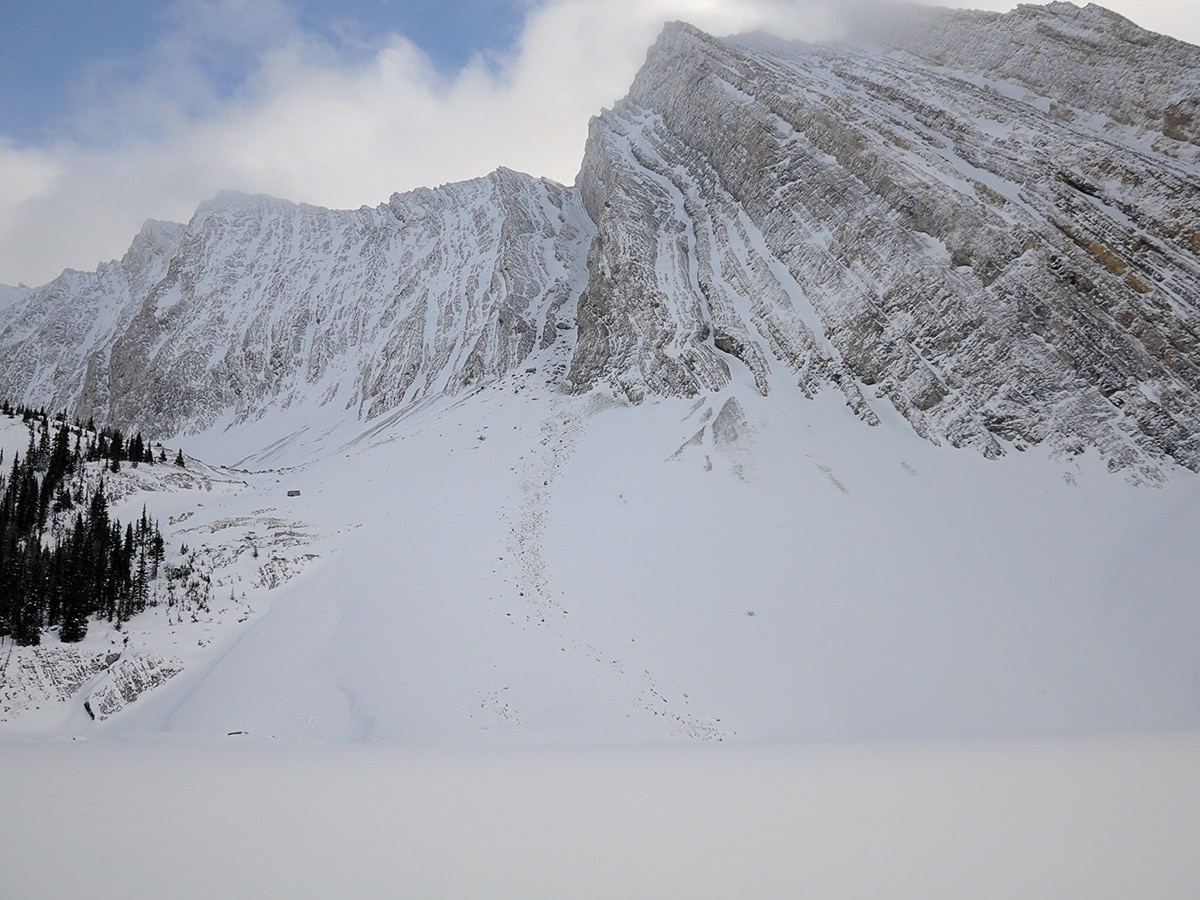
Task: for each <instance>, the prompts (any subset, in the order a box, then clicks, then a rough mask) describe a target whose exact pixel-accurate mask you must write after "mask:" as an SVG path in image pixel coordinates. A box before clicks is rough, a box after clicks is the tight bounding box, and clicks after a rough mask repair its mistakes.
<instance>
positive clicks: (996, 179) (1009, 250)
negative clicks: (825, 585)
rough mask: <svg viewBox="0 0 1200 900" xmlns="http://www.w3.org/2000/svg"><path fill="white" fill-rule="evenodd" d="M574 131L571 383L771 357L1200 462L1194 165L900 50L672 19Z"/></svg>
mask: <svg viewBox="0 0 1200 900" xmlns="http://www.w3.org/2000/svg"><path fill="white" fill-rule="evenodd" d="M1035 13H1038V14H1040V15H1043V16H1051V15H1052V13H1051V12H1047V11H1036V10H1035ZM941 15H942V16H943V17H944V18H946V20H947V21H949V22H950V23H951V24H949V25H947V26H946V27H947V28H950V29H952V28H953V22H954V21H957V19H956V18H955V16H956V14H949V13H942V14H941ZM1028 15H1030V13H1028V12H1027V11H1025V10H1022V12H1021V14H1020V16H1018V15H1017V14H1013V17H1011V19H1010V18H1009V17H1005V18H1004V19H1002V20H1001V24H1007V23H1009V22H1012V23H1013V24H1014V26H1020V27H1022V28H1023V27H1024V22H1025V18H1026V17H1027V16H1028ZM964 17H965V18H966V19H967V20H968V21H969V20H970V16H966V15H965V14H964ZM1122 21H1123V20H1122ZM1001 30H1003V29H1001ZM1148 39H1149V38H1147V40H1148ZM1175 46H1177V47H1178V48H1182V49H1181V50H1180V52H1179V57H1180V60H1181V62H1180V64H1181V65H1183V64H1185V63H1186V60H1187V59H1190V58H1191V56H1192V55H1194V51H1195V48H1190V47H1187V45H1180V44H1178V42H1173V43H1172V44H1171V46H1170V47H1168V49H1171V47H1175ZM1188 74H1189V76H1190V73H1188ZM1009 93H1012V91H1010V92H1009ZM1153 124H1154V122H1153V121H1151V122H1149V123H1143V125H1144V127H1150V126H1152V125H1153ZM1159 143H1162V141H1161V140H1160V142H1159ZM1168 143H1170V142H1168ZM588 148H589V152H588V155H587V158H586V159H585V164H584V169H583V172H582V173H581V176H580V180H579V185H580V188H581V190H582V192H583V195H584V202H585V205H586V206H587V208H588V210H589V213H591V215H592V216H593V217H594V218H595V219H596V220H597V223H598V236H597V245H598V248H599V249H597V245H594V246H593V259H592V260H591V261H590V266H589V273H590V276H591V277H590V281H589V287H588V292H587V294H586V295H585V297H584V299H583V301H582V302H581V304H580V313H579V328H580V331H579V347H578V349H577V351H576V365H575V366H574V367H573V369H572V377H573V379H574V381H575V385H576V387H577V388H578V389H587V388H589V387H591V386H592V385H594V384H596V383H599V382H600V381H602V380H605V379H608V380H611V381H613V382H614V383H616V384H618V385H619V386H620V387H621V388H622V389H623V390H624V391H625V392H626V393H627V394H629V395H631V396H636V395H637V393H638V391H639V390H640V389H644V390H648V391H658V392H666V393H675V394H683V395H687V394H691V393H695V392H697V391H700V390H708V389H713V388H719V387H721V386H722V384H723V381H724V379H725V378H727V375H725V372H726V369H725V368H723V365H728V364H730V363H731V362H732V360H733V358H734V357H737V358H739V359H741V360H743V361H744V362H745V364H746V365H747V366H749V367H750V368H751V369H752V370H753V371H754V372H755V376H756V378H758V376H759V371H760V369H761V367H762V360H763V359H764V357H768V356H769V357H775V358H778V359H781V360H782V361H784V362H785V363H786V364H787V365H788V366H789V367H791V368H792V369H794V370H796V371H797V372H800V373H802V374H801V377H800V378H799V379H798V380H799V381H800V383H801V385H802V386H804V387H805V388H806V390H807V389H811V388H810V385H811V383H812V376H813V375H815V376H816V378H817V379H818V380H822V379H823V380H830V381H835V382H837V383H839V384H841V385H842V386H843V389H845V388H846V385H847V384H848V383H849V382H856V383H857V384H859V385H863V386H866V387H868V388H870V389H871V390H872V391H874V392H875V393H876V394H877V395H879V396H882V397H886V398H887V399H888V400H889V401H890V402H891V403H892V404H893V405H894V406H895V407H896V408H897V409H898V410H899V411H900V412H901V413H903V414H904V415H905V417H906V418H908V419H909V421H910V422H911V423H912V425H913V427H914V428H915V429H916V430H917V431H918V432H919V433H921V434H922V435H924V436H926V437H928V438H930V439H931V440H935V441H939V440H946V441H948V442H949V443H951V444H954V445H957V446H974V447H977V448H979V449H980V450H982V451H983V452H984V453H987V454H989V455H996V454H999V453H1002V452H1003V447H1004V444H1005V443H1012V444H1015V445H1017V446H1018V447H1021V446H1025V445H1027V444H1032V443H1042V442H1049V443H1050V444H1051V445H1052V446H1054V447H1055V448H1056V449H1058V450H1059V451H1061V452H1064V453H1075V452H1079V451H1082V450H1083V449H1084V447H1086V446H1095V447H1098V448H1099V449H1100V450H1101V452H1102V453H1104V455H1105V456H1106V457H1107V458H1108V459H1109V460H1110V463H1111V465H1112V466H1113V467H1114V468H1119V467H1126V466H1129V467H1133V469H1132V470H1131V471H1136V472H1140V473H1142V474H1143V475H1145V476H1147V477H1150V478H1154V477H1156V470H1157V460H1159V459H1161V458H1163V457H1164V456H1166V457H1171V458H1174V459H1175V460H1176V461H1178V462H1180V463H1182V464H1184V465H1186V466H1188V467H1190V468H1197V467H1198V466H1200V439H1198V435H1200V394H1198V389H1200V379H1198V377H1197V375H1198V370H1197V353H1196V343H1195V342H1196V335H1197V333H1200V332H1198V329H1200V316H1198V315H1197V305H1198V301H1200V295H1198V294H1197V286H1198V285H1200V256H1198V251H1200V238H1198V237H1197V235H1196V234H1194V233H1192V231H1193V230H1194V228H1195V227H1196V223H1198V222H1200V178H1198V176H1197V171H1196V169H1195V167H1189V166H1187V165H1184V164H1182V163H1180V162H1178V161H1176V160H1173V159H1172V158H1170V157H1168V156H1166V155H1161V154H1158V153H1156V152H1155V151H1153V150H1151V149H1149V148H1148V147H1146V146H1144V145H1142V146H1139V145H1138V143H1137V142H1136V141H1134V140H1133V139H1132V138H1131V139H1130V140H1128V141H1123V142H1119V141H1117V140H1114V139H1112V138H1111V137H1109V136H1107V135H1105V134H1103V133H1100V132H1099V131H1096V130H1091V129H1088V128H1084V127H1081V126H1079V125H1077V124H1072V123H1070V122H1065V121H1062V119H1061V117H1056V116H1055V115H1054V114H1052V113H1051V112H1047V111H1043V110H1042V109H1041V108H1040V107H1039V104H1038V103H1037V102H1030V101H1027V100H1019V99H1012V98H1010V97H1008V96H1005V94H1004V93H1002V92H1000V91H998V90H995V89H994V88H990V87H989V85H987V84H982V85H981V84H977V83H974V82H973V81H972V80H969V79H967V78H966V77H964V76H963V75H962V74H961V73H956V72H947V71H942V70H936V69H931V68H930V67H929V66H927V65H925V64H922V63H920V62H917V61H914V60H913V59H912V58H911V57H905V58H897V57H895V55H894V54H893V55H885V56H881V55H880V54H878V53H873V52H868V51H864V50H859V49H855V48H853V47H842V46H837V47H824V46H821V47H815V46H809V45H797V44H782V43H779V42H773V41H764V40H754V41H750V40H747V41H746V42H744V43H733V42H728V41H720V40H717V39H714V38H711V37H709V36H707V35H704V34H702V33H700V32H698V31H696V30H695V29H692V28H690V27H688V26H684V25H674V26H670V27H668V29H667V30H666V31H665V32H664V34H663V35H662V37H661V38H660V39H659V42H658V44H657V45H656V46H655V47H654V48H653V49H652V51H651V53H650V55H649V58H648V60H647V63H646V65H645V67H644V68H643V69H642V71H641V72H640V73H639V75H638V77H637V79H636V81H635V83H634V85H633V88H632V90H631V91H630V94H629V96H628V97H627V98H626V99H625V100H624V101H622V103H620V104H618V106H617V107H616V109H615V110H613V111H612V112H611V113H606V114H605V115H603V116H601V117H600V118H598V119H597V120H595V121H594V122H593V125H592V134H591V137H590V140H589V145H588ZM614 172H615V173H620V175H619V177H614V174H613V173H614ZM648 218H649V219H651V220H650V221H647V219H648ZM714 236H715V237H714ZM747 269H750V270H753V271H754V272H755V274H756V275H757V277H755V278H753V279H752V280H751V281H750V285H749V287H746V286H745V282H744V281H743V276H744V274H745V272H746V270H747ZM764 272H765V273H767V274H766V277H764V276H763V274H762V273H764ZM616 273H619V274H621V275H622V276H623V278H622V279H618V278H616V277H614V274H616ZM722 281H724V283H722ZM662 295H670V296H672V297H674V302H673V303H671V304H670V305H667V304H665V303H661V302H658V303H657V305H656V303H655V302H653V301H658V298H659V297H660V296H662ZM640 298H652V303H651V310H647V309H646V308H645V305H644V304H641V303H640V302H639V299H640ZM755 307H757V308H755ZM805 326H807V327H805ZM821 332H824V335H823V336H822V335H821ZM722 336H723V337H722ZM781 337H782V339H781ZM810 338H811V340H810ZM789 342H790V345H789ZM613 348H617V349H618V350H619V352H617V353H612V349H613ZM605 353H610V354H611V355H612V356H613V359H612V360H610V361H609V363H608V364H607V365H606V364H605V363H604V356H605ZM714 357H720V358H718V359H717V360H716V361H715V362H714V361H713V358H714ZM639 376H640V377H639ZM852 387H853V386H852ZM855 393H856V389H852V390H849V391H848V394H849V395H850V397H851V399H853V395H854V394H855Z"/></svg>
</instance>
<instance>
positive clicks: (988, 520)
mask: <svg viewBox="0 0 1200 900" xmlns="http://www.w3.org/2000/svg"><path fill="white" fill-rule="evenodd" d="M746 378H747V381H748V379H749V375H748V374H747V375H746ZM547 381H548V379H546V378H544V377H543V376H542V375H540V374H538V373H522V374H519V375H514V376H512V377H510V378H508V379H505V380H503V381H501V382H498V383H496V384H494V385H493V386H491V387H488V388H485V389H483V390H480V391H478V392H476V393H474V394H472V395H470V396H467V397H465V398H462V399H459V400H457V401H440V402H439V403H436V404H432V405H430V406H429V407H426V408H424V409H422V410H418V411H417V412H415V413H413V414H411V415H409V416H407V417H405V418H404V419H402V420H400V421H396V422H388V421H386V420H384V421H380V422H378V423H373V425H372V426H371V428H370V429H369V430H368V431H367V432H366V433H360V432H361V428H362V426H361V425H359V426H357V429H358V430H353V431H352V430H350V429H348V428H346V427H345V426H337V425H336V424H335V425H331V426H330V427H332V428H335V430H334V432H333V433H332V434H331V435H329V436H327V437H326V438H325V441H326V446H327V447H330V446H338V445H339V444H340V446H341V449H338V450H336V451H334V452H329V451H326V453H325V455H324V456H322V457H319V458H317V459H315V460H314V461H311V462H308V463H306V464H303V465H298V466H294V467H289V465H288V464H289V463H290V462H291V460H290V459H289V453H294V454H295V456H297V457H300V458H303V457H305V456H308V455H310V454H311V453H312V448H311V445H306V444H304V443H303V440H302V439H296V440H292V441H288V440H284V441H275V440H273V439H272V436H271V435H268V434H266V433H265V432H260V433H253V432H250V431H245V430H243V431H236V430H235V431H230V432H228V433H227V434H224V435H217V434H214V435H212V436H211V437H209V438H204V437H201V438H197V439H195V440H194V441H192V442H190V444H191V446H190V447H189V450H190V451H191V452H194V453H196V454H198V455H200V456H203V457H206V458H208V459H209V460H212V461H214V462H221V461H226V460H228V461H237V460H244V459H246V458H247V457H252V456H253V453H254V449H255V447H263V446H266V445H268V444H271V445H273V446H272V449H271V451H270V453H271V456H272V458H273V460H274V462H275V465H276V466H277V468H273V469H270V470H259V471H248V470H237V471H234V470H223V469H220V468H212V467H209V468H204V469H203V471H204V472H206V473H209V474H208V475H206V476H205V479H206V480H202V481H201V482H198V483H194V484H191V485H190V486H188V487H187V488H186V489H176V490H169V489H166V486H163V489H161V490H156V491H143V492H140V493H138V492H135V493H131V494H130V495H128V496H127V497H125V498H124V499H122V500H121V502H120V503H118V504H117V506H116V509H115V513H116V514H117V515H118V516H121V517H122V519H125V518H132V517H134V516H136V515H137V514H139V513H140V510H141V506H142V504H143V503H145V504H147V506H148V507H149V509H150V510H151V513H152V515H154V516H156V517H157V518H158V519H159V520H160V522H162V523H163V527H164V531H165V534H166V538H167V544H168V547H169V548H171V549H172V551H177V550H178V548H179V545H181V544H183V543H186V544H188V546H189V550H190V552H193V553H195V554H197V556H198V557H199V559H201V560H202V561H203V562H204V565H205V566H207V567H208V570H209V571H210V572H211V575H212V579H213V590H212V593H213V596H214V598H216V600H219V601H221V603H222V604H224V607H228V609H226V610H225V612H224V613H223V614H222V615H220V616H216V615H213V616H211V617H210V618H209V619H208V620H205V621H198V622H192V621H190V619H189V620H188V621H184V622H175V623H174V624H173V630H172V628H167V627H166V625H165V623H164V615H165V613H164V611H163V610H161V609H160V610H157V611H154V612H152V613H151V614H149V615H147V616H144V617H140V618H138V619H135V620H134V621H133V622H131V623H130V625H129V626H128V628H127V629H126V631H125V635H122V636H121V640H124V637H125V636H126V635H127V636H128V637H129V639H130V642H131V643H132V644H133V645H134V646H135V647H137V648H140V651H141V652H144V653H146V654H163V655H167V656H170V657H171V658H176V659H180V660H182V661H183V666H184V670H183V671H182V672H180V673H179V674H178V675H176V676H175V677H174V678H172V679H171V680H170V682H169V683H167V684H165V685H164V686H162V687H159V688H156V689H155V690H153V691H152V692H150V693H148V694H146V695H145V696H144V697H142V698H141V699H139V700H138V701H137V702H136V703H134V704H133V705H132V706H130V707H129V708H128V709H126V710H124V711H122V712H121V713H120V714H119V715H115V716H112V717H111V718H109V719H108V720H107V721H104V722H95V723H93V722H92V721H91V720H90V719H88V718H87V717H86V716H81V715H80V714H79V710H78V709H77V708H76V707H79V706H81V704H82V699H81V698H80V697H77V698H75V699H74V700H72V701H68V702H64V703H61V704H56V705H52V708H51V709H50V710H41V711H39V715H37V716H26V717H18V718H16V719H14V720H13V721H12V722H9V723H6V724H5V725H4V726H3V727H4V729H5V731H6V733H8V734H10V735H14V736H15V735H21V734H32V733H37V734H42V735H81V736H93V735H94V736H102V735H108V736H118V735H119V736H126V737H132V736H136V735H153V734H158V733H162V732H171V733H185V734H207V735H212V734H218V735H223V734H225V733H227V732H230V731H246V732H249V733H250V734H252V735H255V736H256V737H263V738H266V737H275V738H278V739H287V740H313V741H324V742H359V741H389V742H399V743H404V744H443V745H444V744H476V743H504V744H511V743H518V744H545V743H553V744H564V743H565V744H581V743H582V744H590V743H598V742H599V743H611V742H630V741H632V742H638V743H642V742H659V741H664V740H665V741H672V740H692V739H696V740H738V741H779V740H813V739H816V740H830V739H834V740H838V739H851V738H886V739H893V738H924V737H954V736H967V735H989V734H990V735H1005V734H1037V733H1063V732H1067V733H1091V732H1097V731H1100V732H1104V731H1129V730H1153V729H1163V728H1171V729H1173V728H1196V727H1200V702H1198V700H1197V691H1196V685H1197V684H1198V683H1200V662H1198V660H1197V657H1196V655H1195V654H1194V652H1193V648H1194V647H1195V646H1197V645H1198V644H1200V605H1198V604H1197V603H1196V602H1195V597H1194V594H1193V591H1192V587H1191V586H1192V585H1194V584H1195V583H1196V575H1197V572H1196V567H1197V563H1196V562H1195V559H1194V557H1193V555H1191V554H1190V553H1189V541H1190V539H1191V536H1192V535H1194V534H1196V533H1197V528H1198V526H1200V493H1198V492H1200V480H1198V479H1197V478H1196V476H1194V475H1192V474H1190V473H1187V472H1184V471H1182V470H1179V471H1177V472H1176V473H1175V474H1174V475H1173V476H1172V477H1171V478H1170V479H1169V481H1168V482H1167V484H1166V485H1165V486H1163V487H1161V488H1152V487H1146V486H1134V485H1131V484H1129V483H1127V482H1126V481H1124V480H1123V479H1122V478H1121V477H1120V476H1114V475H1111V474H1109V473H1108V472H1106V471H1104V470H1103V468H1102V466H1101V465H1100V464H1099V462H1098V459H1097V458H1096V457H1095V456H1094V455H1092V456H1086V455H1085V456H1083V457H1081V458H1078V459H1076V460H1073V461H1065V460H1052V459H1049V458H1047V456H1046V455H1045V454H1044V453H1042V452H1041V451H1038V450H1036V449H1035V450H1031V451H1029V452H1026V453H1016V452H1012V453H1010V454H1009V456H1008V457H1007V458H1005V459H1002V460H998V461H988V460H985V459H983V458H982V457H981V456H979V455H978V454H976V453H974V452H971V451H958V450H953V449H949V448H944V447H936V446H934V445H932V444H930V443H928V442H926V441H924V440H922V439H920V438H918V437H916V436H915V435H913V433H912V431H911V429H910V428H909V427H908V425H907V424H906V423H904V422H903V421H901V420H899V419H898V417H897V416H895V414H891V413H889V409H888V407H887V406H886V405H885V404H884V403H882V402H880V403H878V404H876V411H877V413H878V414H879V415H880V417H881V418H882V419H883V424H882V425H881V426H880V427H878V428H869V427H867V426H865V425H863V424H862V423H861V422H860V421H859V420H858V419H857V418H856V417H855V416H854V415H852V414H851V413H850V412H849V411H848V410H847V409H846V408H845V406H844V405H843V403H842V401H841V398H840V395H837V394H835V393H834V392H833V391H826V392H824V393H822V394H821V395H819V396H818V397H817V399H815V400H811V401H810V400H805V399H802V398H800V399H796V400H794V401H787V402H785V401H781V400H780V399H779V398H778V397H776V396H773V397H771V398H770V399H766V398H762V397H761V396H759V395H758V394H757V392H755V391H754V390H753V389H751V388H750V385H749V384H748V383H747V384H742V385H739V386H738V388H737V389H735V390H733V391H729V392H725V393H722V394H720V395H715V396H710V397H705V398H703V399H701V400H699V401H683V400H678V401H675V400H657V401H655V400H649V401H647V402H646V403H644V404H642V405H641V406H638V407H629V406H627V405H621V404H617V403H615V402H612V401H605V400H604V399H603V398H602V395H601V394H599V393H594V394H592V395H590V396H588V397H586V398H578V397H569V396H566V395H563V394H561V393H558V392H557V391H556V389H554V388H552V387H550V386H548V385H547V383H546V382H547ZM315 424H316V426H318V427H315V428H314V429H313V430H314V431H321V430H322V428H321V427H320V423H315ZM280 427H281V428H283V429H286V430H284V432H283V433H284V434H287V433H294V432H296V431H297V430H298V429H296V428H294V427H292V426H290V425H287V424H286V423H283V424H282V425H280ZM239 440H240V441H241V442H242V443H241V444H239V443H238V441H239ZM243 465H245V466H247V467H248V468H253V467H254V465H255V461H254V460H253V458H251V459H249V460H248V461H246V462H244V463H243ZM166 468H170V467H166ZM139 471H140V470H139ZM189 471H190V472H194V473H196V474H197V476H198V475H199V473H200V472H201V471H202V469H201V464H200V463H199V462H193V463H191V464H190V466H189ZM294 492H299V493H298V494H294ZM289 494H291V495H289ZM177 618H178V617H177ZM93 630H94V632H95V635H94V639H95V640H105V639H108V640H110V641H111V640H113V639H114V638H113V636H112V635H111V634H109V635H107V637H106V633H105V631H104V629H103V628H102V627H100V626H99V624H97V625H94V626H93ZM51 641H52V638H51ZM18 652H21V651H18Z"/></svg>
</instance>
